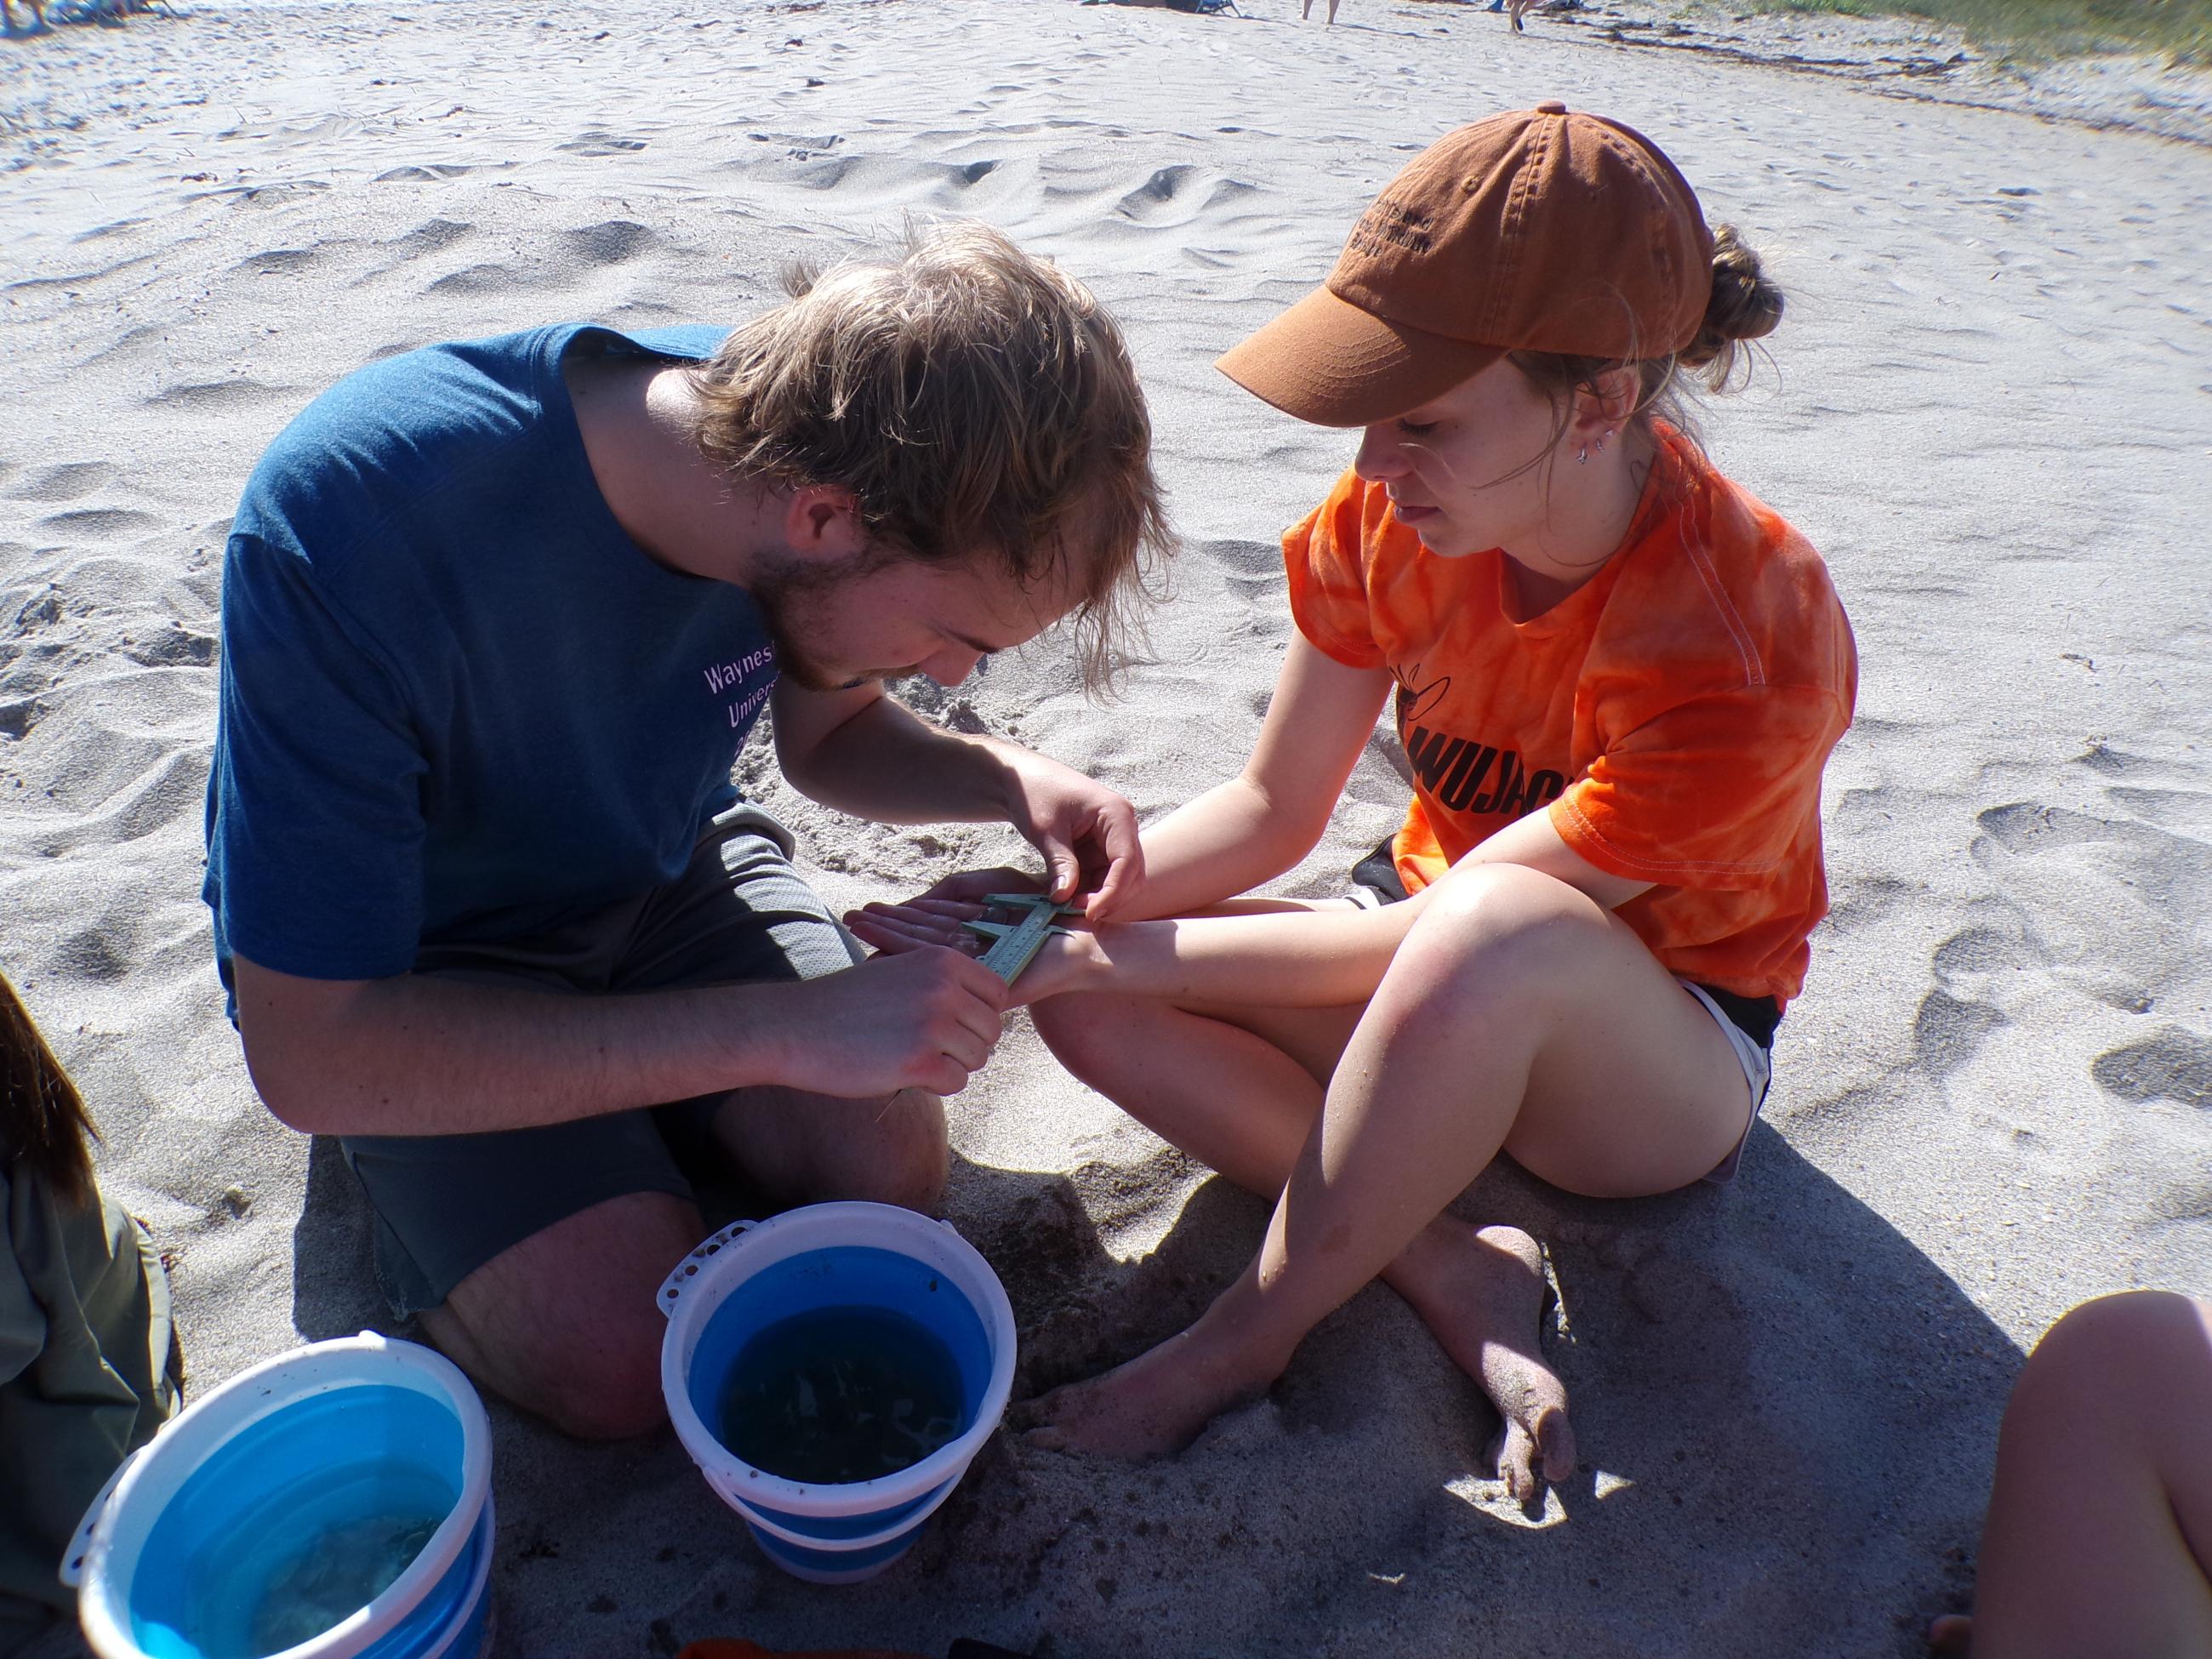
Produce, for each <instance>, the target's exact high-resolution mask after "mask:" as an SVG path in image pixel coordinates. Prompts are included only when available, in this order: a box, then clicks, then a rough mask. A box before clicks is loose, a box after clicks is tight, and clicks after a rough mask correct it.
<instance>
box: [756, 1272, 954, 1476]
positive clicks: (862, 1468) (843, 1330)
mask: <svg viewBox="0 0 2212 1659" xmlns="http://www.w3.org/2000/svg"><path fill="white" fill-rule="evenodd" d="M961 1401H962V1389H961V1380H960V1367H959V1364H958V1362H957V1360H955V1359H954V1358H953V1356H952V1351H951V1349H950V1348H949V1347H947V1346H945V1343H944V1342H943V1341H941V1340H939V1338H938V1337H937V1336H936V1335H935V1334H933V1333H932V1332H931V1331H930V1330H929V1329H928V1328H927V1327H926V1326H924V1325H923V1324H922V1323H921V1322H920V1321H919V1320H915V1319H911V1318H908V1316H906V1315H904V1314H902V1313H899V1312H897V1311H896V1310H892V1309H890V1308H870V1307H834V1308H819V1309H813V1310H809V1311H807V1312H805V1313H799V1314H794V1315H793V1316H790V1317H788V1318H786V1319H781V1320H778V1321H777V1322H775V1323H774V1324H772V1325H769V1326H768V1327H767V1328H765V1329H763V1330H762V1331H761V1332H760V1333H759V1334H757V1335H755V1336H754V1337H752V1338H751V1339H750V1340H749V1341H747V1342H746V1344H745V1345H744V1347H743V1348H742V1349H741V1350H739V1352H738V1358H737V1362H736V1363H735V1364H733V1365H732V1366H731V1368H730V1373H729V1377H728V1380H727V1382H726V1384H725V1385H724V1388H723V1390H722V1398H721V1413H720V1425H719V1437H720V1440H721V1442H722V1443H723V1444H724V1445H726V1446H727V1447H728V1448H729V1449H731V1450H732V1451H733V1452H735V1453H736V1454H737V1455H738V1456H739V1457H741V1458H743V1459H744V1461H745V1462H748V1463H750V1464H751V1465H752V1466H753V1468H757V1469H762V1470H764V1471H766V1472H767V1473H768V1474H776V1475H781V1476H782V1477H783V1478H784V1479H785V1480H799V1481H804V1482H805V1483H807V1484H809V1485H813V1486H827V1485H831V1484H842V1483H844V1482H848V1481H855V1480H875V1479H877V1478H878V1477H879V1476H882V1475H886V1474H896V1473H897V1472H898V1471H899V1470H901V1469H903V1468H911V1467H912V1466H913V1465H915V1464H916V1463H919V1462H921V1460H922V1459H923V1458H925V1457H927V1456H928V1455H930V1454H931V1453H933V1452H934V1451H936V1450H937V1449H939V1448H940V1447H942V1446H945V1445H948V1444H950V1443H951V1442H952V1441H953V1440H954V1439H955V1438H956V1437H957V1436H958V1435H959V1434H960V1431H961V1430H962V1427H963V1424H962V1422H961Z"/></svg>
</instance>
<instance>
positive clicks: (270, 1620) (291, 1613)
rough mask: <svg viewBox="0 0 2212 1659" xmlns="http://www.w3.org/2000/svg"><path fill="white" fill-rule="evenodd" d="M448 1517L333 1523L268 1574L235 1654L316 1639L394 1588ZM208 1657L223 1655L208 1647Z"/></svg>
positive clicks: (251, 1656)
mask: <svg viewBox="0 0 2212 1659" xmlns="http://www.w3.org/2000/svg"><path fill="white" fill-rule="evenodd" d="M444 1518H445V1516H444V1514H443V1513H442V1511H441V1512H438V1513H434V1514H428V1515H375V1516H368V1517H367V1518H365V1519H362V1520H357V1521H348V1522H343V1524H341V1525H338V1526H335V1527H331V1528H327V1529H325V1531H323V1532H321V1533H319V1534H317V1535H316V1536H315V1537H314V1538H313V1539H312V1540H310V1541H308V1543H307V1545H306V1546H305V1547H303V1548H301V1550H300V1551H299V1552H298V1553H295V1555H294V1556H293V1557H292V1559H290V1560H289V1561H288V1562H286V1563H285V1564H284V1565H283V1566H281V1567H279V1568H277V1569H276V1571H275V1572H274V1573H272V1574H271V1575H270V1577H269V1579H268V1582H267V1583H266V1585H265V1587H264V1589H262V1592H261V1605H260V1606H259V1607H258V1608H257V1609H256V1610H255V1612H254V1614H253V1628H252V1640H251V1643H250V1644H249V1646H248V1648H247V1650H246V1652H245V1653H243V1654H241V1655H239V1656H237V1659H264V1656H266V1655H269V1654H272V1653H282V1652H283V1650H285V1649H286V1648H295V1647H297V1646H299V1645H300V1644H301V1643H302V1642H309V1641H313V1639H314V1638H316V1637H318V1636H320V1635H321V1634H322V1633H323V1632H325V1631H326V1630H329V1629H330V1628H331V1626H334V1625H337V1624H338V1623H339V1622H340V1621H341V1620H345V1619H348V1618H349V1617H351V1616H352V1615H353V1614H354V1613H356V1612H358V1611H359V1610H360V1609H361V1608H362V1607H367V1606H368V1604H369V1603H370V1602H371V1601H374V1600H375V1599H376V1598H377V1597H378V1596H380V1595H382V1594H383V1593H384V1592H385V1591H386V1590H387V1589H391V1588H392V1584H393V1583H395V1582H396V1581H397V1580H398V1577H399V1575H400V1574H401V1573H403V1572H404V1571H407V1569H408V1567H409V1566H410V1565H412V1564H413V1562H414V1559H415V1558H416V1556H418V1555H420V1554H421V1553H422V1547H423V1546H424V1545H425V1544H427V1543H428V1542H429V1541H430V1534H432V1533H434V1532H435V1531H437V1530H438V1523H439V1522H441V1521H442V1520H443V1519H444ZM208 1659H228V1656H223V1655H216V1654H210V1655H209V1656H208Z"/></svg>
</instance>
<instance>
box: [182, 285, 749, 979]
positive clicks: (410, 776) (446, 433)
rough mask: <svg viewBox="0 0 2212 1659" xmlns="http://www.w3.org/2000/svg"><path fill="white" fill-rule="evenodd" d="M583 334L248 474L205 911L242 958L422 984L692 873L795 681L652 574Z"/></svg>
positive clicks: (300, 439)
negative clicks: (582, 381) (576, 356)
mask: <svg viewBox="0 0 2212 1659" xmlns="http://www.w3.org/2000/svg"><path fill="white" fill-rule="evenodd" d="M720 338H721V331H718V330H711V329H703V328H686V329H671V330H660V331H650V332H647V333H641V334H639V335H636V336H635V337H626V336H623V335H620V334H617V333H615V332H613V331H611V330H606V329H600V328H593V327H591V326H589V325H579V324H568V325H562V326H557V327H550V328H542V329H538V330H536V331H532V332H531V333H527V334H512V335H505V336H502V337H499V338H497V339H491V340H477V341H471V342H467V343H460V344H455V345H442V346H434V347H431V348H428V349H425V350H421V351H412V352H409V353H407V354H406V355H404V356H398V357H392V358H389V359H386V361H384V362H380V363H376V364H373V365H372V366H370V367H369V368H364V369H362V370H361V371H360V372H359V373H357V374H352V375H349V376H348V377H347V378H346V379H345V380H342V381H340V382H339V383H338V384H337V386H333V387H332V388H331V390H330V391H329V392H325V393H324V394H323V396H321V397H320V398H317V399H316V400H315V401H314V402H313V404H310V405H308V407H307V410H305V412H303V413H302V414H301V416H300V417H299V418H298V419H297V420H295V421H294V422H292V424H291V425H290V426H289V427H287V428H285V429H284V431H283V433H282V434H281V435H279V436H278V437H277V439H276V442H275V443H274V444H272V445H271V446H270V449H269V453H267V454H266V455H264V457H263V458H262V459H261V464H260V465H258V467H256V468H255V469H254V472H253V477H252V479H251V480H250V481H249V482H248V483H247V484H246V496H245V500H244V501H243V502H242V503H241V504H240V507H239V511H238V516H237V518H236V519H235V520H233V521H232V525H231V534H230V542H229V545H228V548H227V549H226V550H225V553H224V559H223V578H222V637H223V650H222V709H221V714H220V717H219V721H218V726H217V730H216V749H215V766H214V771H213V774H212V775H211V776H210V779H209V782H208V823H207V829H208V872H207V884H206V887H205V896H206V898H207V902H208V903H209V904H210V906H211V907H213V908H214V911H215V939H216V957H217V960H218V962H219V963H221V964H222V968H223V971H224V977H225V978H226V979H228V963H229V958H230V957H231V955H232V954H233V953H234V952H235V953H237V954H239V955H242V956H244V957H246V958H247V959H249V960H250V961H252V962H256V963H260V964H261V965H262V966H264V967H267V968H273V969H276V970H278V971H279V972H282V973H287V974H294V975H301V976H302V977H306V978H310V979H380V978H384V977H386V976H388V975H394V974H402V973H405V972H406V971H407V970H408V969H410V967H411V966H413V964H414V962H415V959H416V951H417V950H418V949H419V948H421V947H422V946H423V945H431V944H441V945H442V944H453V943H459V942H466V941H474V940H484V939H502V938H513V937H515V936H517V935H520V934H524V933H531V932H533V931H535V930H537V929H538V928H540V927H544V926H546V925H548V924H550V923H552V922H554V921H557V920H559V919H560V918H561V917H562V916H563V915H568V914H571V913H573V912H575V911H577V910H580V909H586V908H596V907H599V906H601V905H605V904H608V903H611V902H614V901H616V900H617V899H620V898H623V897H627V896H633V895H635V894H638V893H641V892H643V891H645V890H647V889H648V888H650V887H653V886H655V885H657V884H660V883H663V882H666V881H670V880H672V879H674V878H675V877H676V876H677V875H678V874H679V873H680V872H682V870H683V868H684V864H685V863H686V861H687V860H688V858H689V855H690V852H691V848H692V846H693V844H694V842H696V839H697V837H698V834H699V831H700V829H701V828H702V826H703V825H704V824H705V823H706V822H707V820H708V818H709V817H712V816H713V815H714V813H715V812H716V811H720V809H721V808H723V807H724V806H726V805H729V804H731V803H732V802H733V801H734V800H735V799H736V798H737V795H736V791H735V789H734V788H733V787H732V784H731V781H730V770H731V767H732V763H734V762H735V760H736V758H737V753H738V747H739V745H740V744H743V743H744V738H745V733H746V732H748V731H749V730H750V729H751V726H752V724H753V722H754V720H756V719H757V717H758V715H759V713H760V709H761V707H762V705H763V703H764V702H766V700H767V697H768V693H769V688H770V687H771V686H773V685H774V684H775V678H776V665H775V651H774V649H773V647H771V646H770V644H769V636H768V633H767V630H766V629H765V628H764V627H763V623H762V618H761V615H760V612H759V611H758V610H757V608H756V606H755V605H754V604H753V601H752V599H751V598H750V596H749V595H748V594H747V593H745V592H744V590H743V589H741V588H738V587H733V586H730V585H729V584H728V583H726V582H718V581H712V580H707V579H705V578H702V577H698V576H690V575H684V574H679V573H678V572H676V571H673V570H671V569H668V568H665V566H662V565H659V564H656V563H655V562H653V560H652V559H650V558H648V557H647V556H646V554H645V553H644V552H643V550H641V549H640V548H639V547H638V546H637V544H635V542H633V541H631V540H630V538H629V536H627V535H626V534H624V533H623V529H622V526H620V525H619V524H617V522H616V520H615V517H614V515H613V513H611V512H610V511H609V510H608V507H607V504H606V501H605V498H604V497H603V496H601V495H600V494H599V488H598V485H597V484H596V483H594V482H593V480H592V470H591V464H590V462H589V460H588V459H586V454H585V451H584V444H583V438H582V435H581V434H580V432H579V431H578V429H577V426H576V417H575V411H574V408H573V406H572V405H571V404H570V401H569V398H568V388H567V386H565V385H564V383H563V382H562V377H561V362H562V356H563V355H564V354H565V353H568V352H569V351H572V350H574V351H580V352H599V351H604V352H614V353H635V354H642V355H650V356H663V357H668V358H672V359H697V358H701V357H703V356H708V354H710V353H711V352H712V351H713V350H714V347H715V345H716V344H717V343H719V341H720Z"/></svg>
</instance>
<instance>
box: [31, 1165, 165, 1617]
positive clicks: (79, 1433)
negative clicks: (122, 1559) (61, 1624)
mask: <svg viewBox="0 0 2212 1659" xmlns="http://www.w3.org/2000/svg"><path fill="white" fill-rule="evenodd" d="M4 1151H5V1149H4V1147H0V1152H4ZM0 1220H3V1221H4V1223H5V1234H4V1237H0V1655H6V1654H10V1653H13V1652H15V1651H16V1650H18V1649H20V1648H21V1647H23V1646H24V1645H26V1644H28V1643H29V1642H30V1641H31V1640H32V1639H33V1638H34V1637H35V1636H36V1635H38V1634H39V1632H40V1631H42V1630H44V1629H45V1628H46V1627H47V1626H50V1625H51V1624H52V1623H53V1622H54V1620H55V1618H56V1615H57V1614H73V1613H74V1612H75V1605H74V1601H73V1599H72V1598H71V1596H70V1592H68V1591H67V1590H65V1589H63V1588H62V1585H61V1583H60V1581H59V1580H58V1578H57V1577H56V1576H55V1575H56V1571H57V1570H58V1568H59V1566H60V1565H61V1558H62V1552H63V1551H64V1549H65V1548H66V1547H68V1545H69V1542H70V1535H71V1534H73V1533H74V1532H75V1531H76V1524H77V1522H78V1521H80V1520H81V1519H82V1517H83V1515H84V1511H85V1508H86V1506H87V1505H88V1504H90V1503H91V1502H92V1500H93V1498H94V1496H95V1495H96V1494H97V1493H98V1492H99V1491H100V1486H101V1485H102V1483H104V1482H105V1481H106V1479H107V1477H108V1476H109V1475H111V1474H113V1473H114V1472H115V1468H116V1465H118V1463H120V1462H122V1461H123V1459H124V1458H125V1456H126V1455H129V1454H130V1453H131V1451H133V1450H134V1449H137V1447H139V1446H142V1445H143V1444H144V1443H146V1442H147V1441H148V1440H149V1439H151V1438H152V1437H153V1435H154V1431H155V1429H157V1428H159V1427H160V1426H161V1423H162V1421H163V1419H166V1418H167V1416H168V1415H169V1413H171V1412H172V1411H173V1410H174V1409H175V1408H176V1403H177V1389H176V1386H175V1383H173V1380H172V1378H171V1376H170V1375H169V1354H170V1346H171V1340H172V1326H171V1323H170V1314H169V1284H168V1279H167V1277H166V1276H165V1275H164V1274H163V1273H162V1270H161V1257H160V1255H158V1254H157V1253H156V1252H155V1249H154V1242H153V1240H151V1239H150V1238H149V1237H147V1236H146V1231H145V1229H143V1227H141V1226H139V1225H138V1224H137V1222H135V1221H133V1220H132V1219H131V1218H130V1217H129V1216H127V1215H125V1213H124V1212H122V1211H121V1210H120V1209H118V1208H117V1207H116V1206H115V1205H114V1204H112V1202H110V1201H108V1200H106V1199H105V1198H100V1199H96V1200H94V1201H93V1202H91V1203H88V1204H84V1205H82V1206H77V1205H71V1204H69V1203H66V1202H64V1201H62V1200H58V1199H57V1198H56V1197H55V1195H54V1194H53V1193H52V1190H51V1189H50V1188H47V1187H46V1184H45V1183H44V1182H38V1181H33V1180H27V1179H25V1178H23V1177H22V1176H21V1174H20V1172H19V1171H17V1170H15V1169H14V1168H13V1167H12V1161H11V1160H9V1159H8V1158H4V1157H0Z"/></svg>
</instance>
